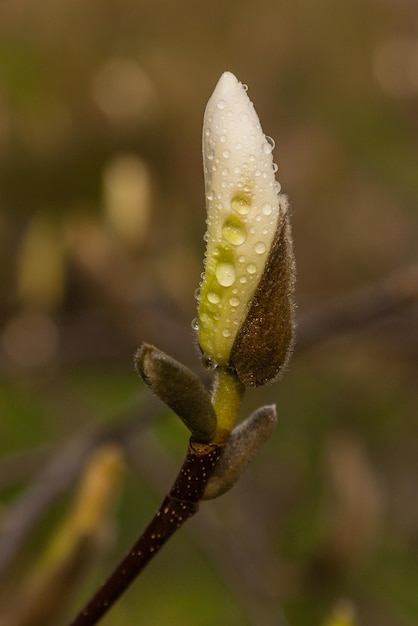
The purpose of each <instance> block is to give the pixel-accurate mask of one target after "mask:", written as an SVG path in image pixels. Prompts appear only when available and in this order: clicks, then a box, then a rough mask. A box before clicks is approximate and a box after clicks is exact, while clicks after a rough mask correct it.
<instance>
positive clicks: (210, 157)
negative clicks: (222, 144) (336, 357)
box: [206, 151, 215, 161]
mask: <svg viewBox="0 0 418 626" xmlns="http://www.w3.org/2000/svg"><path fill="white" fill-rule="evenodd" d="M214 156H215V155H214V153H213V151H211V152H208V153H207V154H206V158H207V159H209V161H213V157H214Z"/></svg>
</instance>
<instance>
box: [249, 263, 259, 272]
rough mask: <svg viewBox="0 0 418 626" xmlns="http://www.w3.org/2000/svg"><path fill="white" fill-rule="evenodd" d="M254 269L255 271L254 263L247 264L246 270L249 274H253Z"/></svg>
mask: <svg viewBox="0 0 418 626" xmlns="http://www.w3.org/2000/svg"><path fill="white" fill-rule="evenodd" d="M256 271H257V266H256V265H254V263H249V264H248V265H247V272H248V273H249V274H255V273H256Z"/></svg>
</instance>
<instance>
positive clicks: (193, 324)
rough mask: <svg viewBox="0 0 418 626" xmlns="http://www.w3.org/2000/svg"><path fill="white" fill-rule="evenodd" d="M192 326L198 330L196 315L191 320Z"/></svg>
mask: <svg viewBox="0 0 418 626" xmlns="http://www.w3.org/2000/svg"><path fill="white" fill-rule="evenodd" d="M192 328H193V330H199V320H198V318H197V317H195V318H194V319H193V320H192Z"/></svg>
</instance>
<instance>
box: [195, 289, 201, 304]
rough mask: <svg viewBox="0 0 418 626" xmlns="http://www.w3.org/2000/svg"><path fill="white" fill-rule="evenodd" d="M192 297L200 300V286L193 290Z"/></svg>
mask: <svg viewBox="0 0 418 626" xmlns="http://www.w3.org/2000/svg"><path fill="white" fill-rule="evenodd" d="M194 297H195V298H196V300H197V301H198V302H199V300H200V287H198V288H197V289H196V290H195V292H194Z"/></svg>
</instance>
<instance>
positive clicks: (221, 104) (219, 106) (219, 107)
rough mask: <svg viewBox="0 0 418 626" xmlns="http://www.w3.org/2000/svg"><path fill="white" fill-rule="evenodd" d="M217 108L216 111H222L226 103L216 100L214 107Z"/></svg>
mask: <svg viewBox="0 0 418 626" xmlns="http://www.w3.org/2000/svg"><path fill="white" fill-rule="evenodd" d="M216 106H217V107H218V109H221V110H222V109H224V108H225V107H226V103H225V100H218V103H217V105H216Z"/></svg>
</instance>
